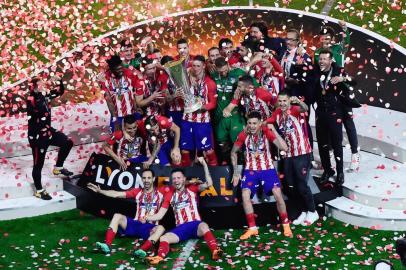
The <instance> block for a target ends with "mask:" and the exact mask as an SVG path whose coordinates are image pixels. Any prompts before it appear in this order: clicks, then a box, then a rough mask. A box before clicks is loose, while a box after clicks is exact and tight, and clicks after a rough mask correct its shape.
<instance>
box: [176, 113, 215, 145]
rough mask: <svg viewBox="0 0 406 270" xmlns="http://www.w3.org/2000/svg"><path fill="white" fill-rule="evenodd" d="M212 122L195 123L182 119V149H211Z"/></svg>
mask: <svg viewBox="0 0 406 270" xmlns="http://www.w3.org/2000/svg"><path fill="white" fill-rule="evenodd" d="M212 136H213V132H212V128H211V123H193V122H189V121H185V120H182V126H181V129H180V149H181V150H189V151H193V150H203V151H206V150H209V149H212V148H213V138H212Z"/></svg>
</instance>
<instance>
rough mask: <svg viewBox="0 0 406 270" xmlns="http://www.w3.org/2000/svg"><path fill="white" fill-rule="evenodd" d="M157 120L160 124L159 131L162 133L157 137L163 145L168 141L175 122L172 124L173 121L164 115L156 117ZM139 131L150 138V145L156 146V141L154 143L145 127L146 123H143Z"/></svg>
mask: <svg viewBox="0 0 406 270" xmlns="http://www.w3.org/2000/svg"><path fill="white" fill-rule="evenodd" d="M155 119H156V120H157V122H158V126H159V131H160V132H159V135H158V136H157V137H158V140H159V143H160V144H161V145H162V144H164V143H166V142H167V141H168V138H169V135H170V131H171V128H172V125H173V122H172V120H170V119H169V118H167V117H165V116H163V115H156V116H155ZM139 129H140V131H141V132H142V134H145V135H146V136H147V137H148V142H149V143H150V144H155V141H153V140H152V139H151V135H148V131H147V129H146V127H145V121H142V124H140V126H139Z"/></svg>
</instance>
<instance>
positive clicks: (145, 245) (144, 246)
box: [140, 240, 152, 251]
mask: <svg viewBox="0 0 406 270" xmlns="http://www.w3.org/2000/svg"><path fill="white" fill-rule="evenodd" d="M151 247H152V242H151V240H147V241H145V242H144V243H143V244H142V245H141V247H140V249H142V250H143V251H148V250H149V249H150V248H151Z"/></svg>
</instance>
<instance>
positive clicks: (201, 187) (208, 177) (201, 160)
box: [197, 157, 213, 191]
mask: <svg viewBox="0 0 406 270" xmlns="http://www.w3.org/2000/svg"><path fill="white" fill-rule="evenodd" d="M197 160H198V161H199V163H200V164H202V166H203V169H204V177H205V178H206V182H204V183H201V184H200V185H199V191H203V190H205V189H208V188H209V187H211V186H212V185H213V179H212V178H211V175H210V171H209V167H208V166H207V162H206V160H205V159H204V157H198V158H197Z"/></svg>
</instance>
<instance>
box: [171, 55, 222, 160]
mask: <svg viewBox="0 0 406 270" xmlns="http://www.w3.org/2000/svg"><path fill="white" fill-rule="evenodd" d="M183 62H184V59H181V60H179V61H175V62H170V63H168V64H167V65H165V67H166V69H167V72H168V74H170V77H171V80H172V81H173V83H174V84H175V85H176V87H177V89H178V91H179V92H181V93H180V94H181V95H182V96H183V99H184V103H185V107H184V113H183V118H182V124H181V136H180V149H181V150H182V162H181V164H182V166H190V165H191V163H192V159H191V157H190V154H191V152H194V153H196V152H200V151H202V152H203V154H204V156H205V157H206V160H207V163H208V164H209V165H211V166H216V165H217V156H216V154H215V152H214V149H213V132H212V126H211V119H210V113H209V111H211V110H213V109H215V108H216V106H217V100H216V84H215V83H214V81H213V80H212V79H210V77H209V76H208V75H206V73H205V68H206V66H205V58H204V56H201V55H197V56H195V57H194V59H193V60H192V65H191V68H190V70H189V73H188V72H187V70H186V68H185V65H184V63H183Z"/></svg>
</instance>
